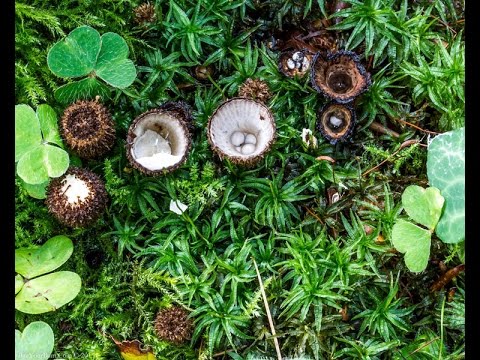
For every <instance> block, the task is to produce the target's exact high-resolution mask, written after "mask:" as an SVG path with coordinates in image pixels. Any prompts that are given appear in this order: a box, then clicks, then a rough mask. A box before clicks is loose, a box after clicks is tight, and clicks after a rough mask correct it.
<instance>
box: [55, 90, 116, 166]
mask: <svg viewBox="0 0 480 360" xmlns="http://www.w3.org/2000/svg"><path fill="white" fill-rule="evenodd" d="M60 132H61V134H62V137H63V139H64V140H65V143H66V144H67V146H68V147H69V148H70V149H72V151H73V152H74V153H76V154H77V155H78V156H79V157H81V158H83V159H93V158H98V157H100V156H102V155H105V154H106V153H107V152H108V151H109V150H110V149H111V148H112V147H113V145H114V143H115V127H114V123H113V121H112V118H111V116H110V113H109V111H108V110H107V108H106V107H105V106H103V105H102V104H101V103H99V102H98V99H97V100H86V101H85V100H80V101H77V102H75V103H74V104H72V105H70V106H69V107H67V108H66V109H65V111H64V112H63V116H62V118H61V120H60Z"/></svg>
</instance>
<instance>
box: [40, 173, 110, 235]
mask: <svg viewBox="0 0 480 360" xmlns="http://www.w3.org/2000/svg"><path fill="white" fill-rule="evenodd" d="M45 202H46V205H47V208H48V211H49V212H50V213H51V214H52V215H53V216H55V217H56V218H57V220H58V221H59V222H61V223H62V224H64V225H67V226H70V227H73V228H76V227H86V226H88V225H91V224H93V223H94V222H95V221H97V220H98V219H99V218H100V217H101V216H102V214H103V212H104V211H105V208H106V206H107V202H108V195H107V191H106V190H105V184H104V182H103V181H102V179H101V178H100V176H98V175H97V174H95V173H93V172H91V171H90V170H87V169H82V168H77V167H70V168H69V169H68V171H67V172H66V173H65V174H64V175H63V176H61V177H59V178H56V179H53V180H52V181H51V183H50V184H49V186H48V188H47V198H46V200H45Z"/></svg>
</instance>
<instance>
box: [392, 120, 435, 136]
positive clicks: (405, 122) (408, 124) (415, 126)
mask: <svg viewBox="0 0 480 360" xmlns="http://www.w3.org/2000/svg"><path fill="white" fill-rule="evenodd" d="M393 120H395V121H398V122H401V123H402V124H404V125H407V126H410V127H412V128H414V129H417V130H420V131H423V132H424V133H427V134H432V135H438V134H440V133H438V132H435V131H430V130H425V129H422V128H421V127H420V126H417V125H414V124H412V123H409V122H408V121H405V120H402V119H393Z"/></svg>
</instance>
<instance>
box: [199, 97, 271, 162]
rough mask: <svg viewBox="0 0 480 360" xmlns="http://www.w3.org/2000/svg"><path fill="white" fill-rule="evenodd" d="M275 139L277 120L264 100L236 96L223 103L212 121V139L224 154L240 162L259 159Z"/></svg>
mask: <svg viewBox="0 0 480 360" xmlns="http://www.w3.org/2000/svg"><path fill="white" fill-rule="evenodd" d="M274 138H275V120H274V118H273V116H272V113H271V112H270V110H269V109H268V108H267V107H266V106H265V105H264V104H262V103H260V102H257V101H254V100H251V99H246V98H234V99H231V100H229V101H227V102H225V103H223V104H222V105H221V106H220V107H219V108H218V109H217V110H216V111H215V113H214V114H213V115H212V117H211V118H210V121H209V124H208V139H209V142H210V144H211V145H212V148H213V149H214V150H215V151H216V152H217V153H218V154H219V155H220V157H222V158H223V157H227V158H232V160H233V159H235V160H234V161H237V162H245V163H247V162H251V161H255V160H257V159H256V158H257V157H258V159H259V158H261V156H262V155H263V154H264V153H265V152H266V151H268V150H269V149H270V147H271V144H272V142H273V140H274Z"/></svg>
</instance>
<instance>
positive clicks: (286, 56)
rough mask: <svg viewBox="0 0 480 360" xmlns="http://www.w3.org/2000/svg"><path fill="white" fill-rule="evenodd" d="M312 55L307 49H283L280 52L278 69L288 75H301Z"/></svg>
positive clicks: (309, 62)
mask: <svg viewBox="0 0 480 360" xmlns="http://www.w3.org/2000/svg"><path fill="white" fill-rule="evenodd" d="M312 58H313V55H312V54H310V53H309V52H308V51H307V50H292V51H284V52H282V53H281V54H280V59H279V63H278V70H280V72H281V73H282V74H283V75H285V76H288V77H291V78H293V77H295V76H297V77H303V76H304V75H305V74H306V73H307V72H308V70H310V65H311V63H312Z"/></svg>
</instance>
